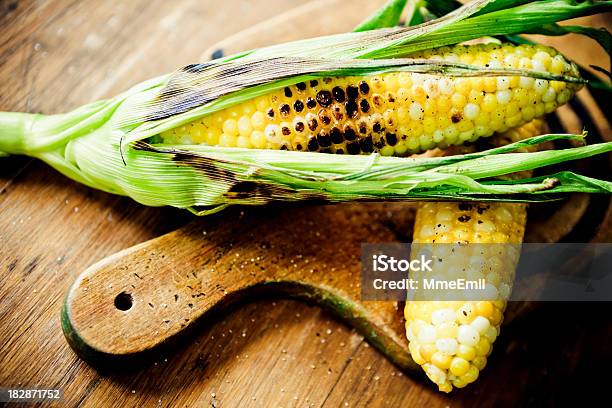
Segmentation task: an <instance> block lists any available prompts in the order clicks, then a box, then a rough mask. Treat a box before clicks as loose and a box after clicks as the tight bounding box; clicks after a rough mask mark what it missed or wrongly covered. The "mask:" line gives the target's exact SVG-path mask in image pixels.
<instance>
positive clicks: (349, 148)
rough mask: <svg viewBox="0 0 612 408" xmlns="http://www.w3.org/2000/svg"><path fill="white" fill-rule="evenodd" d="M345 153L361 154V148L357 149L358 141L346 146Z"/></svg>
mask: <svg viewBox="0 0 612 408" xmlns="http://www.w3.org/2000/svg"><path fill="white" fill-rule="evenodd" d="M346 151H347V153H348V154H359V153H361V147H359V141H358V140H355V141H353V142H350V143H347V144H346Z"/></svg>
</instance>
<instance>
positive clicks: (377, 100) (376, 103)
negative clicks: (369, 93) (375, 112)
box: [372, 95, 383, 108]
mask: <svg viewBox="0 0 612 408" xmlns="http://www.w3.org/2000/svg"><path fill="white" fill-rule="evenodd" d="M372 103H373V104H374V106H376V107H377V108H380V107H381V106H382V103H383V99H382V97H381V96H380V95H374V96H373V97H372Z"/></svg>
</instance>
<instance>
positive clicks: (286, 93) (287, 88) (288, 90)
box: [285, 86, 293, 98]
mask: <svg viewBox="0 0 612 408" xmlns="http://www.w3.org/2000/svg"><path fill="white" fill-rule="evenodd" d="M285 96H286V97H287V98H291V97H292V96H293V92H291V88H289V87H288V86H286V87H285Z"/></svg>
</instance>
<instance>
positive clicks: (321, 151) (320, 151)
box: [319, 147, 333, 153]
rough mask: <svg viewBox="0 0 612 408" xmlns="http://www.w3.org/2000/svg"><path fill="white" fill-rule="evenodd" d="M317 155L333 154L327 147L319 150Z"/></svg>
mask: <svg viewBox="0 0 612 408" xmlns="http://www.w3.org/2000/svg"><path fill="white" fill-rule="evenodd" d="M319 153H333V152H332V150H331V149H330V148H329V147H326V148H323V149H321V150H319Z"/></svg>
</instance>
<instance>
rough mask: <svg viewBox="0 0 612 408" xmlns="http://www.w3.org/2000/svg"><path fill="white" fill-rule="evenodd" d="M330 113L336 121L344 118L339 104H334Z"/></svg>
mask: <svg viewBox="0 0 612 408" xmlns="http://www.w3.org/2000/svg"><path fill="white" fill-rule="evenodd" d="M332 115H333V116H334V119H336V120H337V121H341V120H342V118H344V114H343V113H342V108H341V107H340V106H339V105H334V106H333V107H332Z"/></svg>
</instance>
